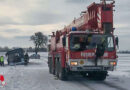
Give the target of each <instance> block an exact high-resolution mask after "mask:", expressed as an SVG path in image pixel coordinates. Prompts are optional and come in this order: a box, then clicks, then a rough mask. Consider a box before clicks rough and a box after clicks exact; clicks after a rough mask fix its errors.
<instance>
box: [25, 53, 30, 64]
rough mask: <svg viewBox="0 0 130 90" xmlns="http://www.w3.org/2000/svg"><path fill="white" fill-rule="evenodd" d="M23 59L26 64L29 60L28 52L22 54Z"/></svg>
mask: <svg viewBox="0 0 130 90" xmlns="http://www.w3.org/2000/svg"><path fill="white" fill-rule="evenodd" d="M24 60H25V65H27V64H28V62H29V56H28V53H26V54H25V55H24Z"/></svg>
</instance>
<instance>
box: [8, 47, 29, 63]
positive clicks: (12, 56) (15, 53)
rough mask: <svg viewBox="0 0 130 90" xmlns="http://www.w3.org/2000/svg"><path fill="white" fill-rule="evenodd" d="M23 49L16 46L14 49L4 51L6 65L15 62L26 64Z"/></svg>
mask: <svg viewBox="0 0 130 90" xmlns="http://www.w3.org/2000/svg"><path fill="white" fill-rule="evenodd" d="M24 52H25V51H24V50H23V49H22V48H17V49H14V50H10V51H8V52H7V53H6V56H7V62H8V65H15V64H17V65H18V64H26V63H28V62H25V59H24Z"/></svg>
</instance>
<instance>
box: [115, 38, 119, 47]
mask: <svg viewBox="0 0 130 90" xmlns="http://www.w3.org/2000/svg"><path fill="white" fill-rule="evenodd" d="M115 42H116V46H117V47H118V48H119V38H118V37H117V36H116V37H115Z"/></svg>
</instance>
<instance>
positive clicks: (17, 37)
mask: <svg viewBox="0 0 130 90" xmlns="http://www.w3.org/2000/svg"><path fill="white" fill-rule="evenodd" d="M14 38H15V39H28V40H29V39H30V36H15V37H14Z"/></svg>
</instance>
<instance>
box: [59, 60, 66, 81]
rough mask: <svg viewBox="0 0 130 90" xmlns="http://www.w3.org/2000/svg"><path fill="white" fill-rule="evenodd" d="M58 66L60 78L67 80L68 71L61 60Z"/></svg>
mask: <svg viewBox="0 0 130 90" xmlns="http://www.w3.org/2000/svg"><path fill="white" fill-rule="evenodd" d="M58 68H59V72H58V77H59V79H60V80H63V81H65V80H67V72H66V70H65V68H63V67H62V66H61V62H59V64H58Z"/></svg>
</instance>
